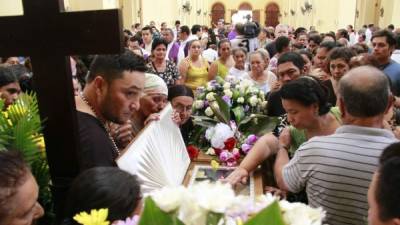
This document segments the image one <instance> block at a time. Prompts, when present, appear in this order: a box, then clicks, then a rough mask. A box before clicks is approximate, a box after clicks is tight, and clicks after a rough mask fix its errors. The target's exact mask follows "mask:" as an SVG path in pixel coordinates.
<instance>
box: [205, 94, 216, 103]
mask: <svg viewBox="0 0 400 225" xmlns="http://www.w3.org/2000/svg"><path fill="white" fill-rule="evenodd" d="M214 95H215V93H214V92H210V93H208V94H207V95H206V99H207V100H208V101H209V102H211V101H215V97H214Z"/></svg>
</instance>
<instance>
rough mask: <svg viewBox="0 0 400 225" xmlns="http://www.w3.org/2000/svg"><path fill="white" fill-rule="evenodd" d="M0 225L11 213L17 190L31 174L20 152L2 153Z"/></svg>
mask: <svg viewBox="0 0 400 225" xmlns="http://www.w3.org/2000/svg"><path fill="white" fill-rule="evenodd" d="M0 165H1V166H0V224H3V222H4V221H2V220H3V219H5V218H7V217H8V216H7V215H8V214H9V213H10V209H11V207H10V205H9V204H10V200H11V198H12V197H13V196H14V195H15V194H16V193H17V188H18V187H19V186H21V185H22V184H24V182H25V181H26V180H27V178H28V174H29V173H30V171H29V168H28V165H27V164H26V163H25V161H24V159H23V157H22V155H21V154H20V153H19V152H18V151H9V150H5V151H0Z"/></svg>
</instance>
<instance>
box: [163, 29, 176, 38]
mask: <svg viewBox="0 0 400 225" xmlns="http://www.w3.org/2000/svg"><path fill="white" fill-rule="evenodd" d="M164 30H165V31H168V32H169V33H170V34H171V35H172V37H175V34H174V31H173V30H172V29H171V28H165V29H164Z"/></svg>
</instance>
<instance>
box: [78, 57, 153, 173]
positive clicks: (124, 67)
mask: <svg viewBox="0 0 400 225" xmlns="http://www.w3.org/2000/svg"><path fill="white" fill-rule="evenodd" d="M144 71H146V66H145V63H144V61H143V59H141V58H139V57H138V56H136V55H135V54H133V53H132V52H130V51H126V52H124V53H123V54H121V55H98V56H96V58H95V59H94V60H93V62H92V64H91V66H90V72H89V74H88V77H87V85H86V86H85V88H84V90H83V92H82V93H81V94H80V95H79V96H77V97H76V99H75V100H76V108H77V117H78V125H79V139H80V146H79V147H80V151H79V153H78V154H79V156H78V157H79V165H80V170H81V171H83V170H86V169H89V168H91V167H97V166H116V164H115V159H116V158H117V157H118V155H119V153H120V152H119V149H118V147H117V146H116V144H115V141H114V140H113V138H112V137H111V135H110V134H109V131H108V129H107V125H106V124H107V123H108V122H113V123H116V124H124V123H126V122H127V121H128V120H129V118H130V117H131V115H132V113H133V112H134V111H135V110H138V109H139V107H140V104H139V98H140V96H141V94H142V91H143V88H144V80H145V76H144Z"/></svg>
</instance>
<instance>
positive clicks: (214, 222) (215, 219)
mask: <svg viewBox="0 0 400 225" xmlns="http://www.w3.org/2000/svg"><path fill="white" fill-rule="evenodd" d="M223 216H224V214H223V213H214V212H209V213H208V214H207V220H206V221H207V222H206V224H207V225H218V223H219V221H220V220H221V219H222V217H223Z"/></svg>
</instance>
